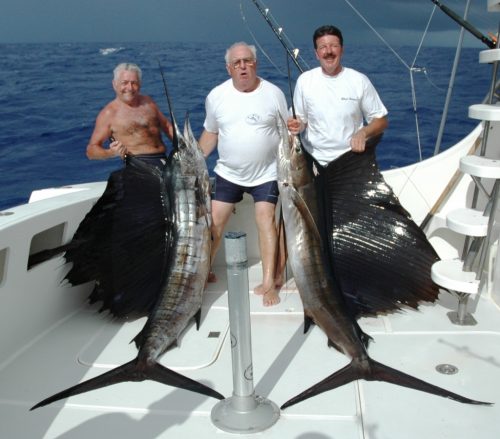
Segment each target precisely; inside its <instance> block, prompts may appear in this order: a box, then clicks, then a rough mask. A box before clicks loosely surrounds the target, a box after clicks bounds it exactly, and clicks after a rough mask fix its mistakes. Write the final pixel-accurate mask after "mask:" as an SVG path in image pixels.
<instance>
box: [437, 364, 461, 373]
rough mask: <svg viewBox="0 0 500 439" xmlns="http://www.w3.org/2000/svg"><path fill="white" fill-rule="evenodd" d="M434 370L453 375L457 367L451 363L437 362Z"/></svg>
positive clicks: (456, 371)
mask: <svg viewBox="0 0 500 439" xmlns="http://www.w3.org/2000/svg"><path fill="white" fill-rule="evenodd" d="M436 370H437V371H438V372H439V373H442V374H444V375H454V374H456V373H458V367H456V366H453V364H438V365H437V366H436Z"/></svg>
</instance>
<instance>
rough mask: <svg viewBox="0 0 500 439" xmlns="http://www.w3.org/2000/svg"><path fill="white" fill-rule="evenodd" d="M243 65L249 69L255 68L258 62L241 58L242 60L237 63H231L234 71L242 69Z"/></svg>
mask: <svg viewBox="0 0 500 439" xmlns="http://www.w3.org/2000/svg"><path fill="white" fill-rule="evenodd" d="M241 63H243V64H244V65H245V66H247V67H253V66H254V65H255V63H256V61H255V59H253V58H241V59H237V60H236V61H231V62H230V63H229V65H230V66H231V67H232V68H233V69H235V70H238V69H239V68H241Z"/></svg>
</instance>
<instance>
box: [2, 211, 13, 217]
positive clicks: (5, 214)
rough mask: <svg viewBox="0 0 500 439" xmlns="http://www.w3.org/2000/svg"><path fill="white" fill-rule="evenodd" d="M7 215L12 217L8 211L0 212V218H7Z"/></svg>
mask: <svg viewBox="0 0 500 439" xmlns="http://www.w3.org/2000/svg"><path fill="white" fill-rule="evenodd" d="M9 215H14V212H8V211H5V212H0V216H9Z"/></svg>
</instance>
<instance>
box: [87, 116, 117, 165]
mask: <svg viewBox="0 0 500 439" xmlns="http://www.w3.org/2000/svg"><path fill="white" fill-rule="evenodd" d="M109 119H110V111H109V109H107V107H106V108H104V109H103V110H102V111H101V112H100V113H99V115H98V116H97V119H96V122H95V127H94V131H93V133H92V136H91V137H90V141H89V144H88V145H87V157H88V158H89V159H90V160H104V159H109V158H112V157H118V156H120V157H122V158H123V156H124V155H125V153H126V152H127V151H126V148H125V146H124V145H123V144H122V143H121V142H120V141H117V140H115V141H113V142H111V143H110V145H109V148H105V147H104V142H105V141H106V140H108V139H109V138H110V137H111V135H112V132H111V124H110V123H109Z"/></svg>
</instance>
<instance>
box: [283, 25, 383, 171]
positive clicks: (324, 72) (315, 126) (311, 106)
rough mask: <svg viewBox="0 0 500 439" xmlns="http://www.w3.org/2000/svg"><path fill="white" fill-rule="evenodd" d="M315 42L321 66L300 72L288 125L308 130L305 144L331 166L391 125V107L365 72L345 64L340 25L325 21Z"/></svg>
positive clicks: (317, 33)
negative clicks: (388, 118) (292, 116)
mask: <svg viewBox="0 0 500 439" xmlns="http://www.w3.org/2000/svg"><path fill="white" fill-rule="evenodd" d="M313 43H314V50H315V53H316V58H317V59H318V61H319V63H320V67H317V68H315V69H312V70H309V71H307V72H304V73H303V74H302V75H300V77H299V78H298V80H297V84H296V86H295V94H294V104H295V111H296V118H289V119H288V129H289V130H290V132H291V133H292V134H298V133H302V132H303V135H302V136H301V137H302V143H303V145H304V147H305V149H306V150H307V151H308V152H309V153H310V154H311V155H312V156H313V157H314V158H315V159H316V160H317V161H318V162H319V163H320V164H321V165H323V166H326V165H328V163H330V162H331V161H332V160H335V159H336V158H337V157H338V156H340V155H341V154H342V153H344V152H346V151H348V150H349V149H352V151H354V152H363V151H364V150H365V143H366V139H368V138H369V137H373V136H376V135H378V134H381V133H382V132H383V131H384V130H385V129H386V128H387V125H388V122H387V117H386V116H387V109H386V108H385V106H384V104H383V103H382V101H381V100H380V97H379V96H378V94H377V91H376V90H375V88H374V87H373V85H372V83H371V82H370V80H369V79H368V78H367V77H366V76H365V75H364V74H362V73H360V72H358V71H356V70H354V69H351V68H348V67H344V66H343V65H342V55H343V54H344V41H343V37H342V33H341V31H340V29H338V28H337V27H335V26H331V25H326V26H321V27H319V28H318V29H316V31H315V32H314V35H313Z"/></svg>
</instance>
